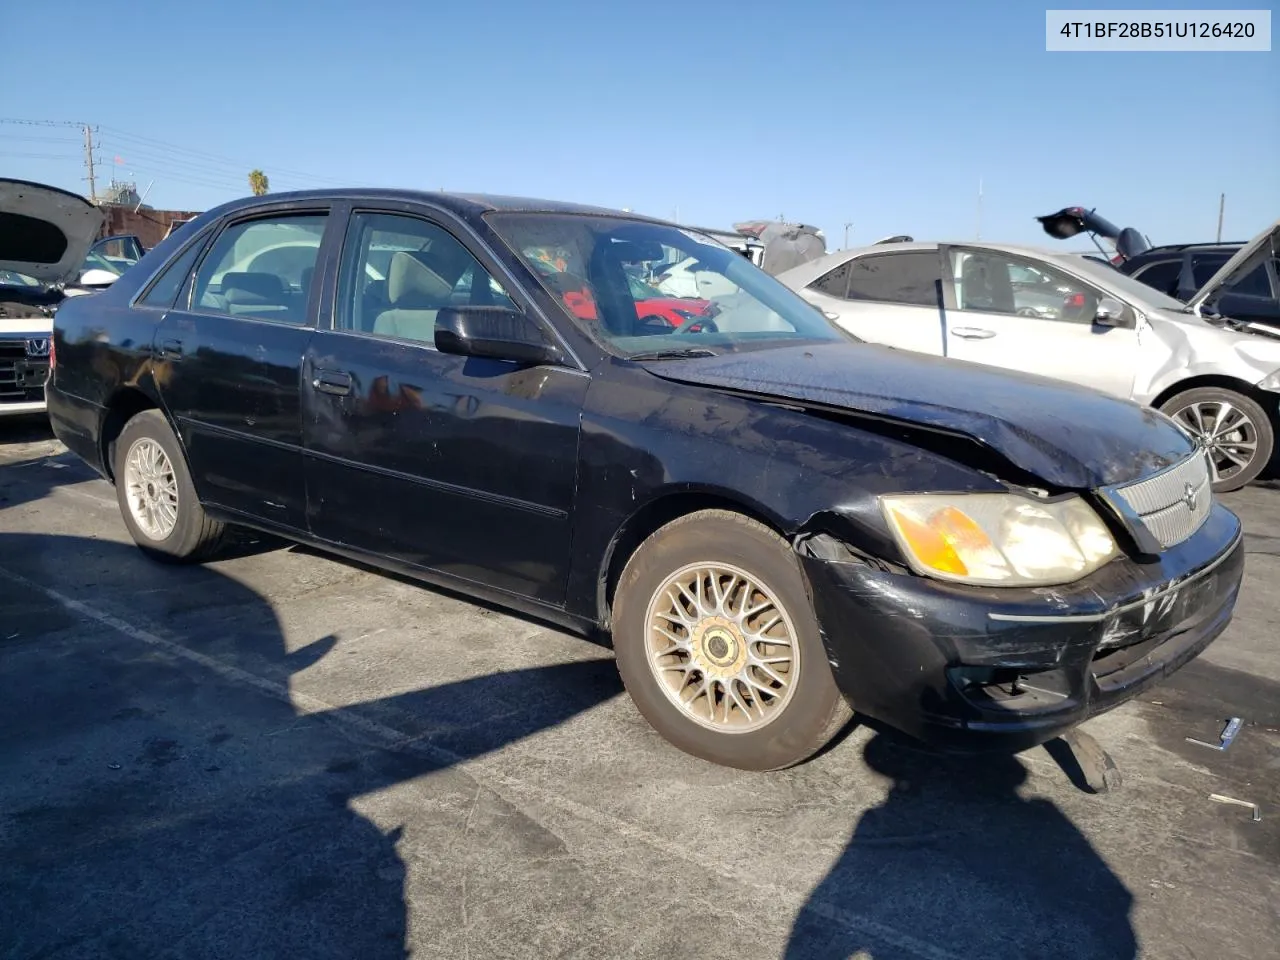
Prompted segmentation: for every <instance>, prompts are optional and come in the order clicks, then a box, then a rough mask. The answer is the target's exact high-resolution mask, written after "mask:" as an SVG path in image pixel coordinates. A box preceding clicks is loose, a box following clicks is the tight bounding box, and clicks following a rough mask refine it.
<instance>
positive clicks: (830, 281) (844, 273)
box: [809, 260, 853, 300]
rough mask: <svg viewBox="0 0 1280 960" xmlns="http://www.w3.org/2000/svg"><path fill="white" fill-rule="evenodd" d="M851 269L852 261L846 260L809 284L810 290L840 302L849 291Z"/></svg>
mask: <svg viewBox="0 0 1280 960" xmlns="http://www.w3.org/2000/svg"><path fill="white" fill-rule="evenodd" d="M852 269H853V261H851V260H846V261H845V262H844V263H842V264H840V266H838V267H836V268H835V269H834V270H832V271H830V272H828V273H826V274H823V275H822V276H821V277H819V278H818V279H817V280H815V281H813V283H811V284H809V289H810V290H817V291H818V292H819V293H825V294H826V295H827V296H829V297H838V298H840V299H841V300H843V299H844V298H845V294H846V293H847V292H848V290H849V273H850V272H851V271H852Z"/></svg>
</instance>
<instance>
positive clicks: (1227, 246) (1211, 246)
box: [1129, 240, 1245, 260]
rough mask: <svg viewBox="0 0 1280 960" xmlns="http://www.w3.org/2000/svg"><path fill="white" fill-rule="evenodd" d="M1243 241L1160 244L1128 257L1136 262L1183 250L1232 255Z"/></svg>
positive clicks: (1242, 244) (1241, 245)
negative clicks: (1152, 256)
mask: <svg viewBox="0 0 1280 960" xmlns="http://www.w3.org/2000/svg"><path fill="white" fill-rule="evenodd" d="M1244 244H1245V241H1243V240H1236V241H1227V240H1223V241H1221V242H1218V241H1209V242H1207V243H1162V244H1160V246H1158V247H1152V248H1150V249H1149V250H1143V251H1142V252H1141V253H1139V254H1135V255H1134V256H1132V257H1130V258H1129V259H1131V260H1137V259H1138V258H1139V257H1149V256H1151V255H1152V254H1161V253H1181V252H1182V251H1184V250H1204V251H1207V252H1210V253H1225V254H1228V255H1230V254H1232V253H1235V252H1236V251H1237V250H1239V249H1240V248H1241V247H1243V246H1244Z"/></svg>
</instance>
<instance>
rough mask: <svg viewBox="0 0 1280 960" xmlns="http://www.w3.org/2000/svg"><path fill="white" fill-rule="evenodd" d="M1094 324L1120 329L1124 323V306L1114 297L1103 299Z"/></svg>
mask: <svg viewBox="0 0 1280 960" xmlns="http://www.w3.org/2000/svg"><path fill="white" fill-rule="evenodd" d="M1093 322H1094V323H1096V324H1097V325H1098V326H1100V327H1118V326H1120V324H1121V323H1123V322H1124V304H1123V303H1121V302H1120V301H1119V300H1116V299H1115V298H1114V297H1103V298H1102V299H1101V300H1099V301H1098V308H1097V310H1096V311H1094V314H1093Z"/></svg>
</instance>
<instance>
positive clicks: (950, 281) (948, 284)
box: [938, 243, 1155, 330]
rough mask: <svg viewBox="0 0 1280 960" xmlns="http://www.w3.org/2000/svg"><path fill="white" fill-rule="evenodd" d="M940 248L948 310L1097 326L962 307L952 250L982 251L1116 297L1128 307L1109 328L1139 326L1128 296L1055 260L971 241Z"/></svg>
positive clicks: (1097, 294)
mask: <svg viewBox="0 0 1280 960" xmlns="http://www.w3.org/2000/svg"><path fill="white" fill-rule="evenodd" d="M938 251H939V253H940V254H941V256H942V260H941V263H942V266H944V267H945V268H946V269H944V270H943V273H942V297H943V301H944V302H945V304H946V310H947V312H948V313H952V312H955V313H963V314H980V315H985V316H988V317H1009V318H1011V319H1015V320H1030V321H1032V322H1037V323H1061V324H1065V325H1067V326H1068V327H1085V328H1088V329H1092V328H1093V327H1095V326H1096V324H1095V323H1094V322H1093V320H1063V319H1062V318H1061V317H1028V316H1024V315H1023V314H1019V313H1001V312H996V311H994V310H966V309H965V308H963V307H961V306H960V303H959V300H958V299H957V297H956V279H955V266H954V264H953V263H952V260H951V254H952V253H953V252H957V253H981V254H985V255H987V256H994V257H1003V258H1006V259H1007V260H1009V261H1010V262H1012V263H1017V264H1023V265H1026V266H1030V267H1033V268H1037V267H1038V268H1039V269H1041V270H1050V271H1053V272H1055V273H1061V274H1063V275H1064V276H1067V277H1070V278H1071V279H1072V280H1074V281H1075V282H1076V283H1078V284H1080V285H1081V286H1082V287H1084V288H1085V289H1086V290H1089V291H1091V292H1092V293H1093V294H1094V297H1095V298H1096V299H1097V300H1102V299H1103V298H1106V299H1109V300H1117V301H1119V302H1120V303H1121V304H1123V305H1124V308H1125V315H1124V322H1122V323H1119V324H1117V325H1116V326H1115V327H1114V328H1110V329H1117V330H1133V329H1135V328H1136V327H1137V323H1138V320H1137V317H1138V310H1137V308H1136V307H1134V305H1133V304H1132V303H1130V302H1129V300H1128V298H1126V297H1123V296H1120V295H1118V294H1116V293H1113V292H1110V291H1107V290H1104V289H1103V288H1102V287H1100V286H1098V285H1097V284H1096V283H1094V282H1093V281H1092V280H1087V279H1085V278H1084V277H1082V276H1080V275H1079V274H1078V273H1074V272H1072V271H1071V270H1069V269H1067V268H1066V267H1064V266H1062V265H1060V264H1058V263H1056V262H1052V261H1045V260H1038V259H1036V258H1035V257H1034V256H1028V255H1024V254H1020V253H1009V252H1008V251H1005V250H996V249H993V248H991V247H981V246H972V245H970V244H965V243H948V244H943V245H941V246H940V247H939V248H938ZM1133 279H1135V280H1137V279H1138V278H1137V277H1134V278H1133ZM1152 289H1155V288H1154V287H1153V288H1152Z"/></svg>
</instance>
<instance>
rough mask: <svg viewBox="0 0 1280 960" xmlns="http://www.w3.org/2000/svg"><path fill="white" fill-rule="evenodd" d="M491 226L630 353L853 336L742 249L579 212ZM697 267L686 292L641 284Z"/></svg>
mask: <svg viewBox="0 0 1280 960" xmlns="http://www.w3.org/2000/svg"><path fill="white" fill-rule="evenodd" d="M487 219H488V222H489V223H490V225H491V226H492V227H493V229H494V230H495V231H497V233H498V234H499V236H501V237H502V239H503V240H504V241H505V242H506V244H507V245H508V246H509V247H510V248H511V249H512V250H513V251H514V252H515V253H516V254H517V255H518V256H520V257H521V258H522V259H524V261H525V262H526V263H527V264H528V265H529V266H530V268H531V269H533V271H534V274H535V275H536V276H537V277H538V279H539V281H540V282H541V283H542V285H543V286H544V287H545V288H546V289H547V291H548V292H549V293H550V294H551V295H552V296H554V297H555V298H556V299H557V300H559V301H560V303H561V305H562V307H563V308H564V311H565V313H566V314H567V315H568V316H569V317H570V318H571V319H572V320H573V321H574V323H576V324H577V325H578V326H579V327H581V328H582V329H583V330H585V331H586V332H587V333H588V334H589V335H590V336H591V337H593V338H594V339H595V340H596V341H597V342H599V343H601V344H602V345H603V346H604V347H605V348H606V349H608V350H610V351H611V352H613V353H616V354H620V355H622V356H631V355H633V354H638V353H642V354H646V355H649V354H653V353H660V352H663V351H672V350H674V351H688V350H693V351H695V352H699V353H700V352H703V351H706V352H711V353H722V352H726V351H737V350H743V349H752V348H754V347H756V346H760V345H768V344H771V343H781V342H788V343H795V342H796V341H798V340H810V341H814V340H816V341H827V340H830V341H847V340H848V339H850V338H849V337H847V336H846V335H845V334H844V333H842V332H841V331H840V330H839V329H838V328H836V327H834V326H832V324H831V323H829V322H828V321H827V319H826V318H825V317H824V316H823V315H822V313H821V312H820V311H818V310H816V309H815V308H814V307H812V306H810V305H809V304H808V303H806V302H805V301H804V300H802V299H800V297H798V296H797V295H796V294H794V293H792V292H791V291H790V290H788V289H787V288H786V287H784V286H783V285H782V284H781V283H779V282H778V281H777V280H775V279H774V278H773V277H771V276H769V275H768V274H766V273H764V272H763V271H762V270H760V269H759V268H757V267H755V266H754V265H752V264H751V262H750V261H748V260H747V259H745V258H744V257H742V256H741V255H740V254H739V253H738V252H737V251H735V250H731V249H729V248H728V247H725V246H723V245H721V244H719V243H716V242H715V241H713V240H711V239H710V238H709V237H704V236H702V235H700V234H697V233H694V232H692V231H689V230H682V229H680V228H679V227H672V226H666V225H664V224H657V223H641V222H636V221H633V220H626V219H622V218H614V217H598V216H580V215H573V214H536V213H500V214H490V215H489V217H488V218H487ZM690 260H691V261H692V263H689V264H688V265H687V266H688V273H689V281H688V283H689V288H688V289H687V290H684V289H682V290H680V291H678V292H668V291H667V290H666V288H665V286H663V287H660V289H658V290H655V289H654V288H653V287H652V286H651V285H650V284H648V283H647V282H644V281H642V280H641V279H640V278H639V277H637V273H639V274H641V275H645V274H648V275H652V270H653V268H658V269H662V268H663V267H664V266H665V265H666V264H670V263H677V262H682V261H690ZM672 296H676V297H679V298H682V299H686V301H687V303H688V305H689V306H688V308H687V309H684V308H681V309H666V308H664V307H663V306H662V305H661V304H660V305H659V306H657V307H655V306H653V305H651V304H650V303H649V302H648V301H650V300H652V299H654V298H656V297H668V298H669V297H672Z"/></svg>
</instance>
